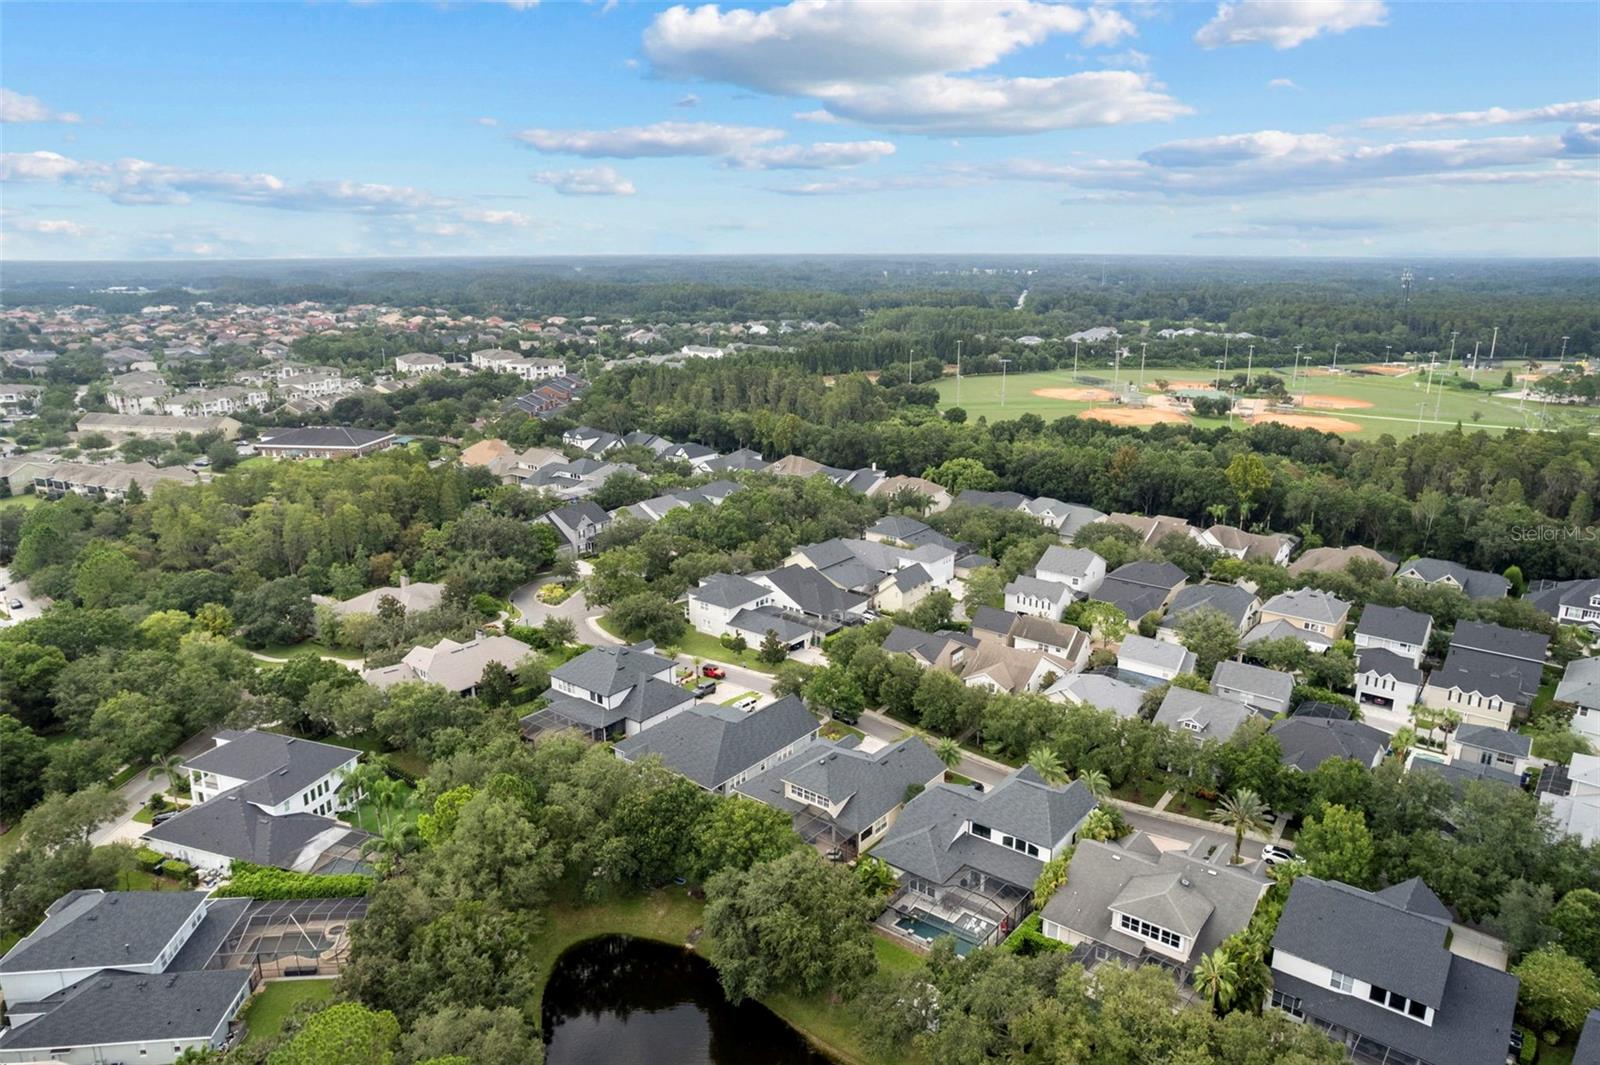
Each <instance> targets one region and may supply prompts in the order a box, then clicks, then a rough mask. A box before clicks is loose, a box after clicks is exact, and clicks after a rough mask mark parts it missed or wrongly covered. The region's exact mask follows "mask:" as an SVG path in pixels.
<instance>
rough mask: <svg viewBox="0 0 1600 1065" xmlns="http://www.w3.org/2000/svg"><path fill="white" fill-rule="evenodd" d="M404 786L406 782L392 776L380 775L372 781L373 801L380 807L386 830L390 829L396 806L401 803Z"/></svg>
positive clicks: (381, 819) (382, 821) (384, 829)
mask: <svg viewBox="0 0 1600 1065" xmlns="http://www.w3.org/2000/svg"><path fill="white" fill-rule="evenodd" d="M404 787H405V785H404V784H402V783H400V781H398V780H396V779H395V778H393V777H391V776H383V777H379V778H378V779H377V780H375V781H373V782H372V785H371V788H370V794H371V796H372V803H373V805H374V806H376V807H377V808H378V817H379V821H380V823H381V824H382V825H383V831H385V832H387V831H389V828H390V827H391V820H390V819H391V817H392V816H393V814H394V808H395V806H396V805H398V803H399V800H400V792H401V790H402V789H403V788H404Z"/></svg>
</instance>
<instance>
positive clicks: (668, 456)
mask: <svg viewBox="0 0 1600 1065" xmlns="http://www.w3.org/2000/svg"><path fill="white" fill-rule="evenodd" d="M660 457H661V458H662V459H664V460H665V461H667V462H686V463H688V464H689V465H690V466H691V467H693V468H694V470H695V472H696V473H709V472H710V471H711V463H712V462H714V461H716V460H717V459H719V458H721V457H722V456H721V455H719V454H718V453H717V451H716V450H715V449H714V448H709V447H706V446H705V445H704V444H673V445H672V446H671V447H669V448H667V449H666V450H665V451H663V452H662V453H661V456H660Z"/></svg>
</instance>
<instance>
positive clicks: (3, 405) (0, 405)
mask: <svg viewBox="0 0 1600 1065" xmlns="http://www.w3.org/2000/svg"><path fill="white" fill-rule="evenodd" d="M43 392H44V385H18V384H4V383H0V411H3V412H4V413H6V414H8V415H13V414H20V413H22V412H24V411H31V410H33V406H34V403H35V402H37V401H38V399H39V396H40V395H41V394H42V393H43Z"/></svg>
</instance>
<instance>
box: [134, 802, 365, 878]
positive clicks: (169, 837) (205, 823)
mask: <svg viewBox="0 0 1600 1065" xmlns="http://www.w3.org/2000/svg"><path fill="white" fill-rule="evenodd" d="M253 788H254V785H251V784H244V785H241V786H240V787H237V788H234V789H233V790H231V791H225V792H223V793H222V794H220V795H216V796H213V797H212V798H210V799H208V800H206V801H205V802H203V803H200V804H199V805H198V806H191V807H189V808H188V809H187V810H185V811H183V812H182V813H180V814H178V815H177V816H176V817H173V818H172V819H170V820H168V821H164V822H162V823H161V824H159V825H156V826H155V827H153V828H150V829H148V830H146V831H145V834H144V838H145V839H147V840H156V841H158V842H161V843H167V844H170V845H172V846H174V847H185V848H188V849H190V850H195V851H202V852H204V853H206V854H217V855H221V856H222V857H224V858H236V859H242V860H244V861H247V862H254V863H255V864H256V865H271V866H276V867H277V868H280V869H289V868H293V867H294V866H295V865H296V864H297V863H299V862H300V860H301V859H302V857H303V856H304V855H305V852H306V848H308V847H310V846H311V845H312V844H314V843H316V842H317V840H318V837H320V836H323V835H324V834H325V833H328V834H329V835H328V836H327V840H328V842H329V844H330V846H331V845H333V844H335V843H337V842H339V841H340V840H348V841H359V840H363V839H365V838H366V836H367V833H365V832H360V831H358V830H356V829H353V828H350V827H349V826H348V825H346V824H345V823H344V822H343V821H338V820H335V819H334V818H331V817H322V816H320V815H318V814H308V813H293V814H279V815H277V816H274V815H272V814H269V813H266V812H265V811H264V810H262V809H261V808H260V807H259V806H257V805H256V803H257V802H258V801H260V800H259V799H256V798H254V797H253V796H252V791H253ZM323 849H327V848H323Z"/></svg>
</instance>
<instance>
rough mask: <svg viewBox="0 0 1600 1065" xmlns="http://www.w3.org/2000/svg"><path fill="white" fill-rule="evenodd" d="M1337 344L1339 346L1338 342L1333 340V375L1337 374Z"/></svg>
mask: <svg viewBox="0 0 1600 1065" xmlns="http://www.w3.org/2000/svg"><path fill="white" fill-rule="evenodd" d="M1339 344H1340V342H1339V341H1337V340H1335V341H1334V342H1333V372H1334V373H1338V372H1339Z"/></svg>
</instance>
